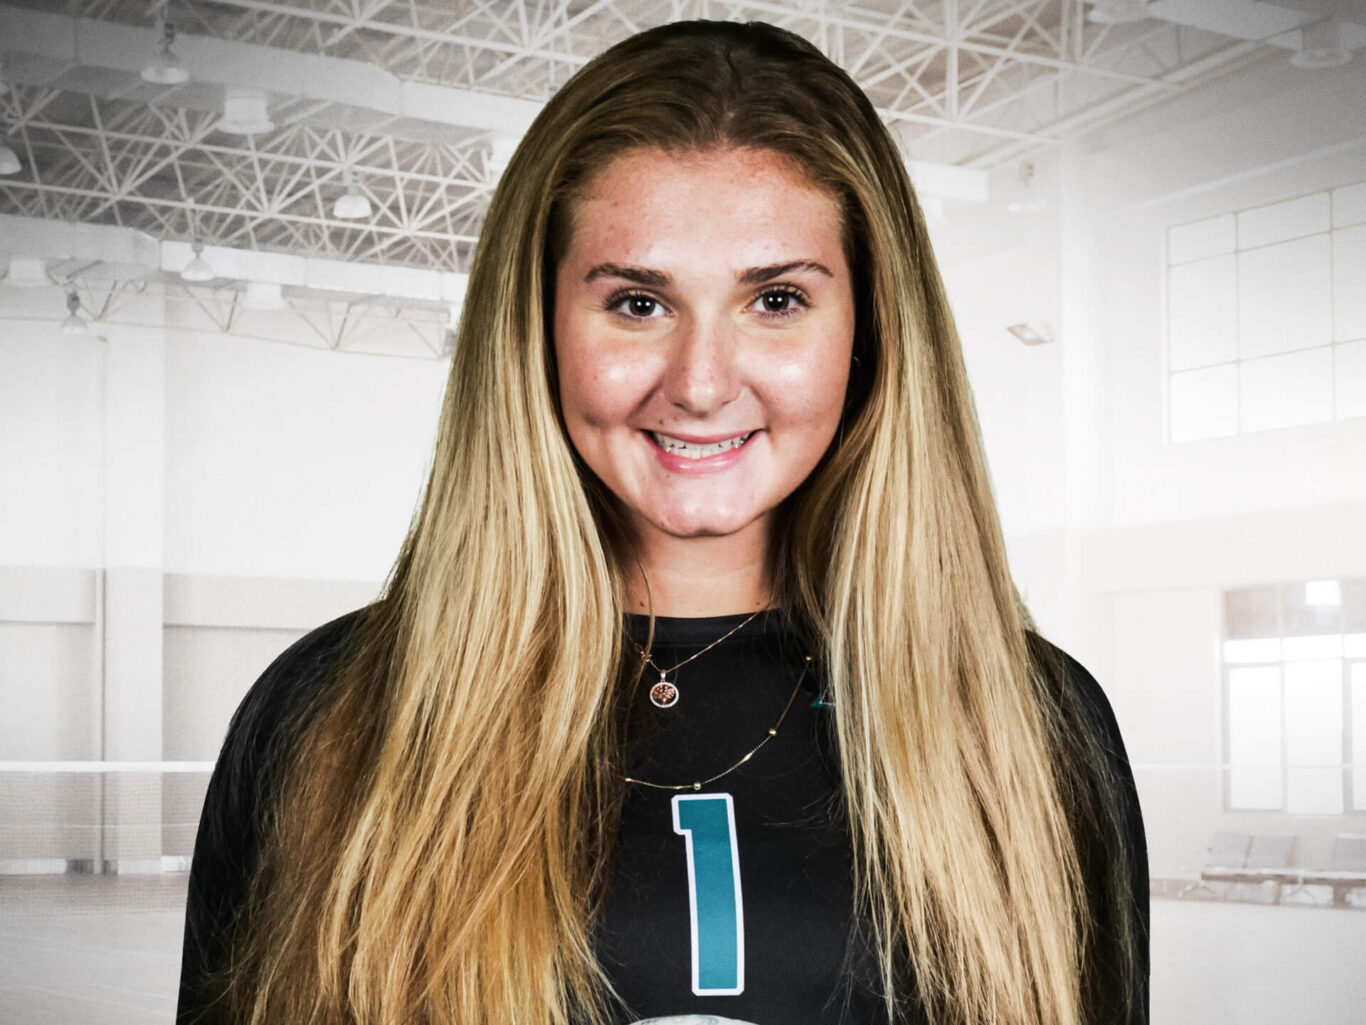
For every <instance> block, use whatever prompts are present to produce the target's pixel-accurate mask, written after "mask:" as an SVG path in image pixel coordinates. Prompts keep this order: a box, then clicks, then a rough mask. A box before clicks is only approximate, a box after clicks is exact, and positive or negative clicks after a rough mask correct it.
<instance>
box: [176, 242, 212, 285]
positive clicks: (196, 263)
mask: <svg viewBox="0 0 1366 1025" xmlns="http://www.w3.org/2000/svg"><path fill="white" fill-rule="evenodd" d="M190 249H191V250H192V251H193V252H194V259H192V260H191V261H190V262H189V263H187V264H186V265H185V269H184V270H182V271H181V272H180V277H181V278H182V279H183V280H185V281H192V282H195V283H199V282H204V281H212V280H213V279H214V278H216V277H218V275H217V274H215V273H214V272H213V268H212V267H210V266H209V261H208V260H206V259H204V240H203V239H202V238H200V237H199V236H197V235H196V236H195V240H194V241H193V242H191V243H190Z"/></svg>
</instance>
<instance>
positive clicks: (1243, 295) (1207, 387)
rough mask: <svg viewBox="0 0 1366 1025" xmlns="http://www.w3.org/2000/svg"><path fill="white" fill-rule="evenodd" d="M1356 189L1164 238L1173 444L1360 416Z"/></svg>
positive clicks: (1365, 219)
mask: <svg viewBox="0 0 1366 1025" xmlns="http://www.w3.org/2000/svg"><path fill="white" fill-rule="evenodd" d="M1363 280H1366V182H1360V183H1358V184H1355V185H1347V186H1344V187H1342V188H1339V189H1334V190H1332V191H1327V192H1315V193H1313V194H1311V195H1307V196H1299V197H1296V198H1294V199H1289V200H1286V201H1284V202H1281V203H1272V204H1268V205H1266V206H1260V207H1253V208H1251V209H1247V210H1242V211H1239V212H1237V213H1227V214H1222V215H1220V216H1218V217H1211V218H1207V219H1206V220H1202V221H1195V222H1193V223H1190V224H1181V225H1176V226H1174V227H1172V228H1170V229H1169V230H1168V232H1167V372H1168V402H1167V415H1168V421H1167V432H1168V437H1169V438H1170V440H1171V441H1173V442H1180V441H1195V440H1198V439H1201V438H1215V437H1222V436H1226V435H1231V434H1239V433H1246V432H1249V431H1263V430H1273V429H1275V428H1278V427H1291V426H1295V425H1299V424H1310V423H1320V422H1325V421H1330V420H1334V419H1338V420H1341V419H1346V418H1348V417H1357V416H1366V289H1364V288H1362V287H1361V282H1362V281H1363Z"/></svg>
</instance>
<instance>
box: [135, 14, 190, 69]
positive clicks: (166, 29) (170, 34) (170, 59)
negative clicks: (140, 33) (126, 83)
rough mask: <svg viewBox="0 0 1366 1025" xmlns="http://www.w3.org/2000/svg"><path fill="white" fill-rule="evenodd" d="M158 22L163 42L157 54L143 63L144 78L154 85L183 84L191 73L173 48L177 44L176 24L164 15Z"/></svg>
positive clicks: (159, 45)
mask: <svg viewBox="0 0 1366 1025" xmlns="http://www.w3.org/2000/svg"><path fill="white" fill-rule="evenodd" d="M157 23H158V25H159V26H160V28H161V42H160V44H158V48H157V52H156V54H155V55H154V56H153V57H152V59H151V60H149V61H148V62H147V63H146V64H144V65H143V67H142V80H143V81H144V82H151V83H152V84H153V85H183V84H184V83H186V82H188V81H189V80H190V73H189V72H188V71H187V70H185V65H184V64H181V63H180V58H179V57H177V56H176V54H175V51H174V50H173V49H171V47H173V46H174V45H175V24H174V23H173V22H170V21H167V20H166V19H165V16H164V15H163V16H161V17H160V18H158V19H157Z"/></svg>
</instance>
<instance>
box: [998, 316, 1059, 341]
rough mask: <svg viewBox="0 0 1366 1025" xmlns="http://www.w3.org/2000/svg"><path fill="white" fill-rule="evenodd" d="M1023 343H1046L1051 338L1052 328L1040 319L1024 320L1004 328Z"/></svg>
mask: <svg viewBox="0 0 1366 1025" xmlns="http://www.w3.org/2000/svg"><path fill="white" fill-rule="evenodd" d="M1006 330H1007V331H1009V332H1010V333H1011V334H1013V335H1014V336H1015V337H1016V338H1018V339H1019V340H1020V341H1022V342H1024V343H1025V345H1047V344H1048V343H1049V342H1051V341H1052V340H1053V329H1052V328H1051V327H1050V326H1049V325H1048V324H1047V323H1046V322H1044V321H1042V320H1026V321H1024V322H1023V323H1020V324H1011V325H1010V326H1009V327H1007V328H1006Z"/></svg>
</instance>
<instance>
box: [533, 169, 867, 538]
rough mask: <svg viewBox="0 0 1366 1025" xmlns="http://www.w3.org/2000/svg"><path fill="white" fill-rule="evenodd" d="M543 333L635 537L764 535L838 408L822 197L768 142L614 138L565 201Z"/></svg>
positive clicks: (845, 372)
mask: <svg viewBox="0 0 1366 1025" xmlns="http://www.w3.org/2000/svg"><path fill="white" fill-rule="evenodd" d="M570 213H571V217H570V229H571V230H570V238H569V240H568V244H567V250H566V252H565V254H564V257H563V259H562V260H561V261H560V264H559V266H558V268H556V277H555V304H554V345H555V356H556V363H557V366H558V368H559V388H560V401H561V405H562V408H563V412H564V419H565V424H566V426H567V427H568V430H569V436H570V439H571V441H572V442H573V444H574V447H575V449H576V450H577V451H578V453H579V455H580V456H581V457H582V458H583V460H584V462H585V463H587V464H588V466H589V468H590V469H592V471H593V472H594V473H595V474H597V476H598V477H599V478H600V479H601V480H602V482H603V483H604V484H606V485H607V487H608V488H609V489H610V490H611V491H612V493H613V494H614V495H615V496H616V497H617V498H618V499H619V500H620V502H621V505H622V507H623V509H624V511H625V514H626V516H627V519H628V522H629V523H630V524H631V527H632V529H633V531H634V532H635V535H636V540H637V541H638V542H639V543H640V544H641V545H643V546H645V547H646V548H647V549H648V546H649V545H650V544H651V543H652V542H653V541H657V540H660V539H662V536H664V535H667V536H669V537H673V538H691V537H718V536H730V535H735V536H745V535H748V537H749V539H750V540H755V541H766V540H767V537H768V529H769V526H770V523H771V520H772V517H773V514H774V511H775V509H776V508H777V507H778V505H779V504H780V503H781V502H782V501H783V499H785V498H787V496H788V495H790V494H792V492H793V490H794V489H796V487H797V486H798V485H799V484H800V483H801V482H802V481H803V480H804V479H805V478H806V476H807V475H808V474H809V473H810V472H811V470H812V469H813V468H814V467H815V465H816V464H817V462H819V460H820V458H821V456H822V455H823V454H824V452H825V450H826V448H827V447H828V446H829V444H830V440H831V438H832V437H833V436H834V433H835V429H836V427H837V425H838V423H839V418H840V412H841V408H842V405H843V402H844V394H845V389H846V386H847V385H848V378H849V363H850V355H851V352H852V348H853V338H854V298H853V285H852V282H851V280H850V271H849V267H848V266H847V264H846V261H845V258H844V247H843V230H842V229H843V225H842V220H841V214H840V210H839V206H838V204H837V202H836V200H835V199H834V198H833V197H832V196H830V195H829V194H828V193H826V192H824V191H822V190H821V189H819V188H818V187H816V186H815V185H814V184H812V183H811V182H810V181H809V180H808V178H807V177H806V176H805V174H804V173H803V172H802V171H801V170H800V169H799V168H798V167H797V165H795V164H794V163H793V162H791V161H790V160H789V159H788V158H786V157H783V156H781V155H779V154H777V153H774V152H772V151H769V150H754V149H734V148H729V149H722V150H715V151H710V152H704V153H696V154H687V155H678V154H671V153H667V152H665V151H663V150H658V149H640V150H633V151H628V152H627V153H625V154H623V155H621V156H619V157H617V158H616V159H615V160H613V161H612V162H611V163H610V164H608V165H607V166H606V167H605V168H604V169H603V170H602V171H601V172H599V173H598V174H597V175H596V176H595V177H594V178H592V179H591V180H590V181H589V183H588V185H587V187H586V188H585V189H584V190H583V193H582V195H581V196H580V198H579V199H578V201H577V202H575V204H574V205H573V208H572V210H571V211H570Z"/></svg>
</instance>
